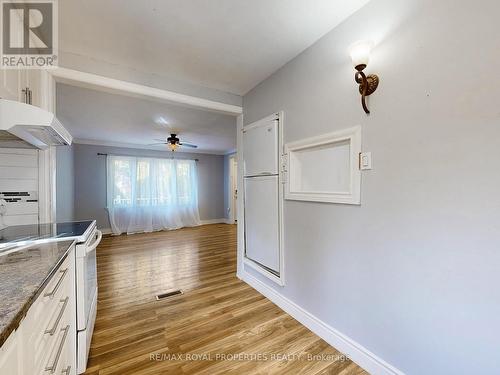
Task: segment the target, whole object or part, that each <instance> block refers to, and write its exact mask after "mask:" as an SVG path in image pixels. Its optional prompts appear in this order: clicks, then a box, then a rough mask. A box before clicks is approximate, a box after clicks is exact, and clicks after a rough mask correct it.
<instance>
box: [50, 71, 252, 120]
mask: <svg viewBox="0 0 500 375" xmlns="http://www.w3.org/2000/svg"><path fill="white" fill-rule="evenodd" d="M48 73H49V74H50V75H51V76H52V77H53V78H54V80H55V82H59V83H65V84H68V85H72V86H77V87H84V88H89V89H93V90H99V91H105V92H109V93H117V94H121V95H127V96H132V97H139V98H145V99H153V100H157V101H161V102H167V103H173V104H179V105H183V106H188V107H194V108H198V109H204V110H208V111H212V112H219V113H224V114H228V115H233V116H238V115H240V114H242V113H243V108H242V107H240V106H237V105H232V104H226V103H221V102H216V101H213V100H209V99H204V98H199V97H196V96H191V95H185V94H180V93H178V92H174V91H168V90H163V89H158V88H155V87H150V86H145V85H140V84H137V83H132V82H127V81H121V80H118V79H114V78H108V77H104V76H100V75H97V74H92V73H86V72H81V71H78V70H73V69H67V68H55V69H50V70H48Z"/></svg>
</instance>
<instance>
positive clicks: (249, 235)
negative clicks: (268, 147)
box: [244, 176, 280, 273]
mask: <svg viewBox="0 0 500 375" xmlns="http://www.w3.org/2000/svg"><path fill="white" fill-rule="evenodd" d="M244 183H245V242H246V247H245V252H246V257H247V258H249V259H251V260H253V261H255V262H257V263H259V264H261V265H263V266H265V267H267V268H269V269H271V270H274V271H275V272H278V273H279V272H280V267H279V265H280V243H279V241H280V236H279V235H280V229H279V190H278V189H279V182H278V176H266V177H252V178H245V182H244Z"/></svg>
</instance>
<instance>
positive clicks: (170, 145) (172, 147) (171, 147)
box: [168, 143, 179, 151]
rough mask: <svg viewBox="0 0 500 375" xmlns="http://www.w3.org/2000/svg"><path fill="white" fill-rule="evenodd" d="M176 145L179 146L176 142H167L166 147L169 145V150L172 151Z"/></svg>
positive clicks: (175, 148)
mask: <svg viewBox="0 0 500 375" xmlns="http://www.w3.org/2000/svg"><path fill="white" fill-rule="evenodd" d="M178 146H179V145H178V144H177V143H169V144H168V147H170V150H172V151H175V150H177V147H178Z"/></svg>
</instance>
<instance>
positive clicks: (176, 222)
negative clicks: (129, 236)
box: [107, 155, 200, 234]
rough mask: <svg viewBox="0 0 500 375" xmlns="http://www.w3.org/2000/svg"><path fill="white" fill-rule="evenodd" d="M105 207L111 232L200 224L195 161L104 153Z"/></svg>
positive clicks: (154, 229) (140, 230) (155, 229)
mask: <svg viewBox="0 0 500 375" xmlns="http://www.w3.org/2000/svg"><path fill="white" fill-rule="evenodd" d="M107 206H108V207H107V208H108V213H109V221H110V222H111V229H112V231H113V233H114V234H121V233H138V232H152V231H158V230H162V229H178V228H182V227H189V226H196V225H200V216H199V213H198V178H197V172H196V162H195V161H194V160H175V159H152V158H138V157H124V156H112V155H108V157H107Z"/></svg>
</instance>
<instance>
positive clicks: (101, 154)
mask: <svg viewBox="0 0 500 375" xmlns="http://www.w3.org/2000/svg"><path fill="white" fill-rule="evenodd" d="M108 155H112V156H126V157H132V158H151V159H174V160H194V161H200V159H188V158H175V157H173V156H172V157H171V158H166V157H157V156H138V155H123V154H120V155H117V154H105V153H102V152H98V153H97V156H108Z"/></svg>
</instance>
